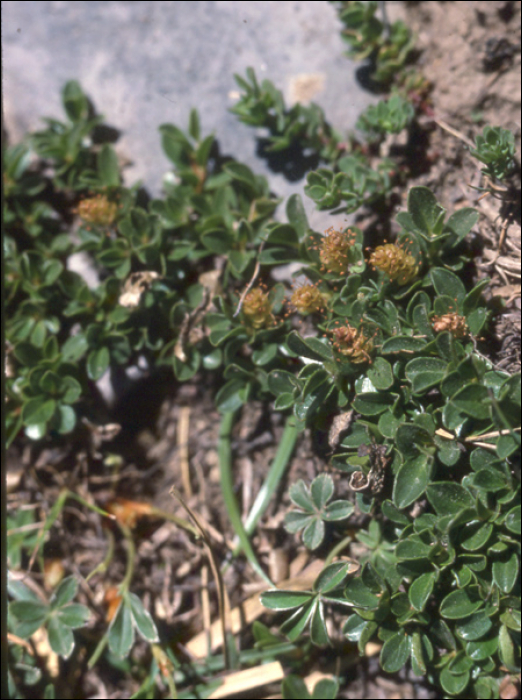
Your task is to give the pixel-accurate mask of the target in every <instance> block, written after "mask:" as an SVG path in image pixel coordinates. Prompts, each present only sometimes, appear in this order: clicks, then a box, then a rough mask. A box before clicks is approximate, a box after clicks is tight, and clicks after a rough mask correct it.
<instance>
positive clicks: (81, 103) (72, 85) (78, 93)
mask: <svg viewBox="0 0 522 700" xmlns="http://www.w3.org/2000/svg"><path fill="white" fill-rule="evenodd" d="M62 102H63V106H64V109H65V112H66V114H67V116H68V117H69V119H70V120H71V121H72V122H78V121H80V120H81V119H83V118H85V117H86V116H87V110H88V101H87V97H86V96H85V94H84V92H83V90H82V88H81V87H80V83H79V82H78V81H77V80H69V81H68V82H67V83H66V84H65V86H64V88H63V91H62Z"/></svg>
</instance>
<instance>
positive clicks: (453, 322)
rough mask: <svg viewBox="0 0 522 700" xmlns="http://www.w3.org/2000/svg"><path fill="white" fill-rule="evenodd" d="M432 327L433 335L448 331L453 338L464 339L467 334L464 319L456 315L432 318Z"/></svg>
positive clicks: (466, 325)
mask: <svg viewBox="0 0 522 700" xmlns="http://www.w3.org/2000/svg"><path fill="white" fill-rule="evenodd" d="M432 326H433V330H434V331H435V333H442V332H443V331H449V332H450V333H451V335H452V336H453V337H454V338H465V337H466V336H467V335H468V333H469V329H468V324H467V323H466V317H465V316H459V315H458V314H456V313H451V314H443V315H442V316H434V317H433V318H432Z"/></svg>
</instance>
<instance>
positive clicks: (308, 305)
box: [290, 284, 325, 316]
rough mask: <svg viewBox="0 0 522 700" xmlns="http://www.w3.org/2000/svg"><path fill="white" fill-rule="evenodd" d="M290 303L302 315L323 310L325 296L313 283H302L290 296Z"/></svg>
mask: <svg viewBox="0 0 522 700" xmlns="http://www.w3.org/2000/svg"><path fill="white" fill-rule="evenodd" d="M290 303H291V305H292V306H293V307H294V308H295V309H296V311H297V312H298V313H300V314H302V315H303V316H306V315H308V314H313V313H315V312H317V311H324V309H325V298H324V295H323V294H322V293H321V292H320V291H319V289H318V288H317V287H316V286H315V284H304V285H303V286H302V287H297V289H295V290H294V292H293V294H292V297H291V298H290Z"/></svg>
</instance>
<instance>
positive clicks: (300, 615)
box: [280, 597, 319, 642]
mask: <svg viewBox="0 0 522 700" xmlns="http://www.w3.org/2000/svg"><path fill="white" fill-rule="evenodd" d="M318 603H319V599H318V597H314V598H312V599H311V600H310V601H309V602H308V603H306V605H303V606H302V608H300V609H299V610H296V612H295V613H294V614H293V615H292V616H291V617H290V618H289V619H288V620H286V622H284V623H283V624H282V625H281V628H280V631H281V633H282V634H286V636H287V637H288V639H289V640H290V641H291V642H295V641H296V640H297V639H299V638H300V637H301V636H302V634H303V632H304V630H305V628H306V627H307V625H308V623H309V622H310V618H311V617H312V615H313V614H314V612H315V609H316V607H317V605H318Z"/></svg>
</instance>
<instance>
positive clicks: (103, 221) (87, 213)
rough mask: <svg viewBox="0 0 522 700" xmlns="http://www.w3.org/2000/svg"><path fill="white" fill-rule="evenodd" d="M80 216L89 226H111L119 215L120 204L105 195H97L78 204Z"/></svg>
mask: <svg viewBox="0 0 522 700" xmlns="http://www.w3.org/2000/svg"><path fill="white" fill-rule="evenodd" d="M78 214H79V216H80V218H81V219H82V220H83V221H85V223H87V224H93V225H94V226H110V225H111V224H112V223H113V222H114V220H115V219H116V215H117V214H118V204H117V203H116V202H112V201H111V200H110V199H108V197H107V195H105V194H96V195H94V197H88V198H87V199H83V200H82V201H81V202H80V203H79V204H78Z"/></svg>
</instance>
